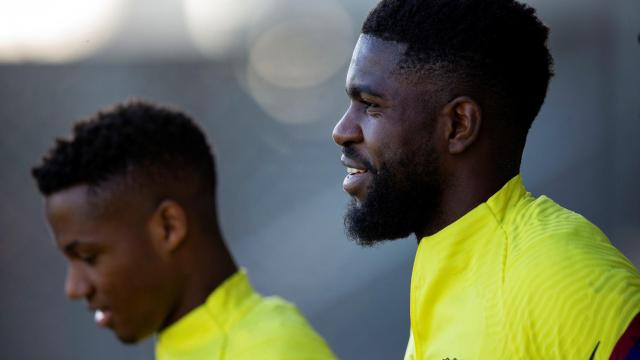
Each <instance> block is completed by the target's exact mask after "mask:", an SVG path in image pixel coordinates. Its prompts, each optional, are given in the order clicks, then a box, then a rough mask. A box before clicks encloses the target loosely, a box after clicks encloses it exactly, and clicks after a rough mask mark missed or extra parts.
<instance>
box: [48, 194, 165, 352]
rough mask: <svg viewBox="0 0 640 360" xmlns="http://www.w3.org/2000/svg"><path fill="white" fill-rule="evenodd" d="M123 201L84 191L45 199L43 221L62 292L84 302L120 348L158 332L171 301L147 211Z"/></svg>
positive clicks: (128, 201)
mask: <svg viewBox="0 0 640 360" xmlns="http://www.w3.org/2000/svg"><path fill="white" fill-rule="evenodd" d="M148 210H149V209H145V208H144V205H141V204H140V202H138V201H135V200H134V199H132V198H131V197H127V196H117V195H112V196H105V195H104V194H95V193H91V192H90V190H89V187H88V186H86V185H78V186H74V187H71V188H68V189H65V190H62V191H59V192H56V193H54V194H52V195H50V196H48V197H47V199H46V215H47V220H48V221H49V224H50V225H51V229H52V231H53V234H54V237H55V242H56V244H57V246H58V248H59V249H60V250H61V251H62V253H63V254H64V255H65V257H66V259H67V263H68V269H67V278H66V281H65V291H66V294H67V296H68V297H69V298H71V299H82V298H84V299H85V300H86V302H87V306H88V308H89V310H90V311H91V315H92V316H94V319H95V322H96V323H97V325H99V326H101V327H108V328H111V329H112V330H113V331H114V332H115V334H116V335H117V336H118V338H119V339H120V340H121V341H123V342H125V343H132V342H136V341H138V340H140V339H142V338H144V337H146V336H148V335H151V334H153V333H154V332H155V331H157V330H158V329H160V328H161V327H162V325H163V322H164V321H165V319H166V318H167V316H168V312H169V309H170V308H171V304H172V299H171V298H170V296H169V295H168V293H169V292H168V291H166V288H167V286H166V285H163V282H164V281H166V280H168V279H166V278H165V277H166V276H168V275H166V272H165V271H162V268H163V267H162V264H161V259H160V258H159V256H158V255H157V253H156V252H155V251H154V247H153V242H152V237H151V236H150V233H149V229H148V227H147V226H146V225H147V223H148V219H149V214H150V211H148Z"/></svg>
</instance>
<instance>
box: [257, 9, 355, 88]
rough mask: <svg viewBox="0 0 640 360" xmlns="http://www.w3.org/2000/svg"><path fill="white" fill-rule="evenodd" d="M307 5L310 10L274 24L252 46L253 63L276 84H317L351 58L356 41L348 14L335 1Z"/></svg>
mask: <svg viewBox="0 0 640 360" xmlns="http://www.w3.org/2000/svg"><path fill="white" fill-rule="evenodd" d="M312 4H315V5H312ZM308 5H309V7H310V9H309V14H304V15H303V16H300V17H298V18H297V19H296V20H290V21H287V22H284V23H280V24H278V25H275V26H273V27H272V28H271V29H268V30H267V31H265V32H264V33H262V34H261V35H260V36H259V37H258V38H257V40H256V41H255V43H254V44H253V46H252V48H251V52H250V58H249V59H250V60H249V63H250V66H251V67H252V68H253V69H254V70H255V72H256V73H257V74H258V75H259V76H260V77H261V78H263V79H264V80H266V81H268V82H270V83H272V84H273V85H276V86H280V87H285V88H305V87H310V86H315V85H318V84H320V83H322V82H323V81H325V80H327V79H328V78H330V77H331V76H332V75H334V74H335V73H336V72H337V71H338V70H339V69H340V68H341V67H342V65H343V64H344V63H345V62H346V61H347V60H348V59H349V58H350V56H349V55H350V54H351V49H352V46H353V44H351V42H352V38H351V37H352V36H351V35H352V21H351V18H350V17H349V15H348V14H347V13H346V12H345V11H344V9H343V8H342V7H341V6H340V4H338V3H337V2H335V1H328V0H324V1H322V2H310V3H308Z"/></svg>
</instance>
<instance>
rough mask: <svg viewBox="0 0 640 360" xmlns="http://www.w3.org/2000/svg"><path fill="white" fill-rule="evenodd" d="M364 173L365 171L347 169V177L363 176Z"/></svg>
mask: <svg viewBox="0 0 640 360" xmlns="http://www.w3.org/2000/svg"><path fill="white" fill-rule="evenodd" d="M365 172H366V170H360V169H354V168H350V167H348V168H347V173H348V174H349V175H354V174H364V173H365Z"/></svg>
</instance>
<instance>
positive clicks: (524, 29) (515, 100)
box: [362, 0, 553, 152]
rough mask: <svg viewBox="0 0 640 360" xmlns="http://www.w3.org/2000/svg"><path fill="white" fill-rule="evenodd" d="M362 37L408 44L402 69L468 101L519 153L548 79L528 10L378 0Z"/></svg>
mask: <svg viewBox="0 0 640 360" xmlns="http://www.w3.org/2000/svg"><path fill="white" fill-rule="evenodd" d="M362 33H363V34H367V35H371V36H374V37H377V38H380V39H383V40H388V41H395V42H399V43H404V44H407V50H406V52H405V54H404V58H403V59H402V60H401V63H400V65H399V67H400V68H401V69H404V70H406V69H410V70H417V71H419V72H426V73H427V74H429V76H430V80H432V81H433V80H435V81H436V82H437V81H438V80H440V83H441V85H440V86H444V87H445V88H446V87H449V88H456V90H453V91H459V92H462V93H454V94H449V95H448V96H460V95H468V96H471V97H473V98H475V99H476V100H477V101H478V102H479V103H480V106H481V107H482V108H483V110H484V113H485V114H492V116H493V117H495V118H497V120H498V121H499V125H500V126H501V127H502V128H504V129H510V130H512V132H511V134H513V135H514V136H513V138H512V141H513V142H512V143H511V144H508V145H512V146H514V147H513V148H512V149H513V150H516V149H519V150H520V152H522V149H523V148H524V143H525V140H526V136H527V133H528V131H529V128H530V127H531V124H532V122H533V120H534V118H535V117H536V116H537V114H538V112H539V111H540V107H541V106H542V103H543V102H544V98H545V96H546V92H547V87H548V84H549V80H550V78H551V76H552V75H553V70H552V67H553V59H552V57H551V54H550V52H549V49H548V48H547V37H548V33H549V29H548V28H547V27H546V26H545V25H544V24H543V23H542V22H541V21H540V20H539V19H538V18H537V16H536V13H535V10H534V9H533V8H531V7H529V6H527V5H524V4H521V3H518V2H516V1H513V0H382V1H381V2H380V3H378V5H377V6H376V7H375V8H374V9H373V10H372V11H371V12H370V13H369V16H368V17H367V19H366V20H365V22H364V24H363V26H362ZM413 75H414V76H415V75H416V74H415V73H414V74H413ZM439 90H442V89H439ZM448 100H451V99H448Z"/></svg>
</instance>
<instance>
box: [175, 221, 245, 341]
mask: <svg viewBox="0 0 640 360" xmlns="http://www.w3.org/2000/svg"><path fill="white" fill-rule="evenodd" d="M183 252H184V254H185V255H186V256H184V257H183V259H182V263H183V265H184V266H183V269H184V271H183V283H182V287H181V288H180V289H179V290H178V291H179V292H180V293H179V294H178V301H177V305H176V307H175V310H174V311H172V312H171V314H170V316H169V317H168V319H167V321H166V322H165V325H164V326H163V329H164V328H166V327H167V326H169V325H171V324H173V323H174V322H176V321H178V320H179V319H180V318H182V317H183V316H185V315H186V314H188V313H189V312H190V311H192V310H193V309H195V308H196V307H198V306H200V305H202V304H204V303H205V302H206V300H207V298H208V297H209V295H210V294H211V293H212V292H213V291H214V290H215V289H216V288H217V287H218V286H220V284H222V283H223V282H224V281H225V280H226V279H228V278H229V277H231V276H232V275H233V274H234V273H235V272H237V271H238V268H237V266H236V264H235V262H234V261H233V258H232V257H231V253H230V252H229V250H228V249H227V247H226V245H225V243H224V240H223V239H222V235H221V234H220V232H219V231H216V232H215V233H214V235H213V236H209V237H202V238H198V239H193V241H192V244H191V246H190V248H188V249H187V248H185V249H183Z"/></svg>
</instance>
